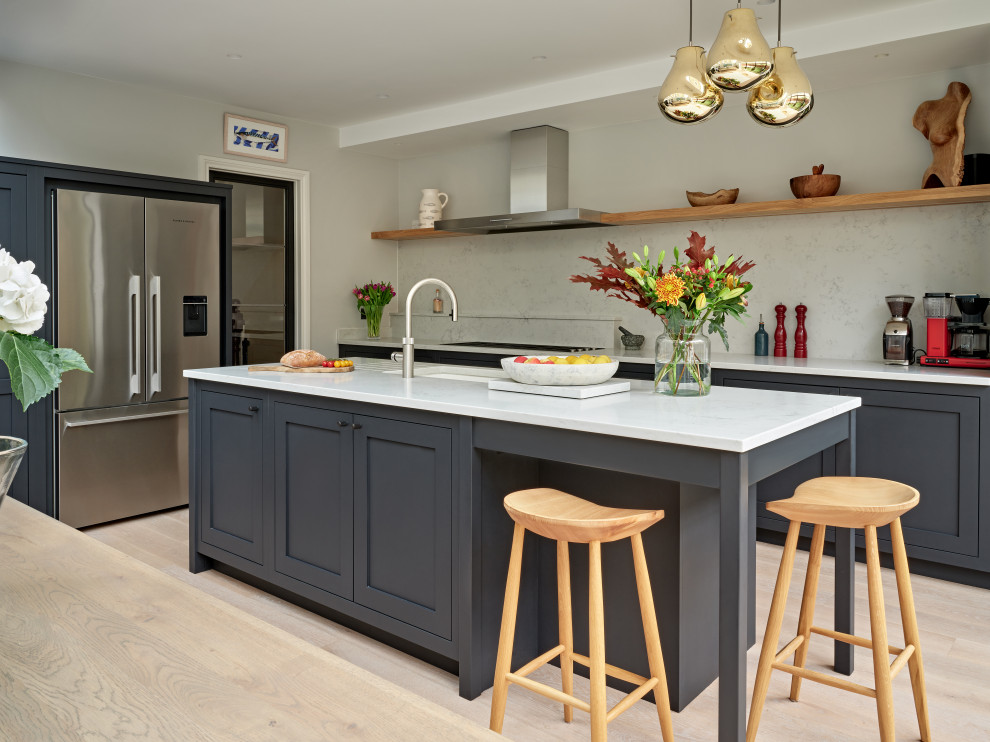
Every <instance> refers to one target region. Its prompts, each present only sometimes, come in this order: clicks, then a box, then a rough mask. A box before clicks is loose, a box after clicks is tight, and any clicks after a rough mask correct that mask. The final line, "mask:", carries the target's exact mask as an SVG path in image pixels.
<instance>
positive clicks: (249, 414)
mask: <svg viewBox="0 0 990 742" xmlns="http://www.w3.org/2000/svg"><path fill="white" fill-rule="evenodd" d="M200 404H201V411H200V413H199V424H200V426H201V427H200V431H199V441H200V444H199V445H200V470H199V475H200V484H199V492H200V498H201V499H200V508H201V510H200V518H199V522H200V538H201V539H202V540H203V541H204V542H205V543H208V544H211V545H212V546H215V547H217V548H218V549H223V550H224V551H228V552H230V553H231V554H236V555H237V556H240V557H243V558H244V559H248V560H250V561H252V562H255V563H257V564H262V563H263V562H264V537H263V526H264V524H263V512H262V508H263V500H262V498H263V492H264V476H263V475H264V445H263V434H264V397H263V396H261V395H259V396H257V397H255V396H246V395H234V394H220V393H218V392H208V391H204V392H202V394H201V396H200Z"/></svg>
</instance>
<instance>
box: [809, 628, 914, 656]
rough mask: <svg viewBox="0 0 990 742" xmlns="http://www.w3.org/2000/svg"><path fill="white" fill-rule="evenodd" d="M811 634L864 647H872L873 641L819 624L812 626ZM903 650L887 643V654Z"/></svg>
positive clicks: (898, 652)
mask: <svg viewBox="0 0 990 742" xmlns="http://www.w3.org/2000/svg"><path fill="white" fill-rule="evenodd" d="M811 633H812V634H818V635H819V636H827V637H828V638H829V639H836V640H838V641H840V642H845V643H846V644H854V645H855V646H857V647H864V648H865V649H873V642H872V641H870V640H869V639H865V638H863V637H862V636H854V635H852V634H846V633H844V632H842V631H833V630H832V629H823V628H822V627H821V626H812V627H811ZM903 651H904V650H903V649H901V648H900V647H892V646H890V645H889V644H888V645H887V654H900V653H901V652H903Z"/></svg>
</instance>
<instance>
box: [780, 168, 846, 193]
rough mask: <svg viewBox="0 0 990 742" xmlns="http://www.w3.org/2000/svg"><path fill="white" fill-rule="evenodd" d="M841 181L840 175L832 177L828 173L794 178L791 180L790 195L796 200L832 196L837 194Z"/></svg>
mask: <svg viewBox="0 0 990 742" xmlns="http://www.w3.org/2000/svg"><path fill="white" fill-rule="evenodd" d="M841 180H842V176H841V175H832V174H830V173H819V174H812V175H798V176H797V177H796V178H791V193H793V194H794V195H795V196H796V197H797V198H818V197H820V196H834V195H835V194H836V193H838V192H839V182H840V181H841Z"/></svg>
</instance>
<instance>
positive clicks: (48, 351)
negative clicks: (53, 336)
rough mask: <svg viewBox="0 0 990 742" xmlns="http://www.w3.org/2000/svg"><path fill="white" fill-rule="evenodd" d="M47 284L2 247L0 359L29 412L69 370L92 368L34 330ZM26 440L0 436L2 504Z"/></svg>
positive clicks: (45, 308)
mask: <svg viewBox="0 0 990 742" xmlns="http://www.w3.org/2000/svg"><path fill="white" fill-rule="evenodd" d="M48 299H49V293H48V287H47V286H45V284H43V283H42V282H41V279H40V278H38V277H37V276H36V275H35V274H34V263H32V262H31V261H30V260H25V261H23V262H18V260H17V259H16V258H15V257H13V256H12V255H11V254H10V253H8V252H7V251H6V250H4V249H2V248H0V361H3V362H4V363H5V364H6V365H7V371H8V372H9V374H10V388H11V391H12V392H13V393H14V396H15V397H17V399H18V401H19V402H20V403H21V408H22V409H23V410H25V411H26V410H27V408H28V407H30V406H31V405H32V404H34V403H35V402H37V401H38V400H40V399H43V398H44V397H47V396H48V395H49V394H51V392H53V391H54V390H55V388H56V387H57V386H58V385H59V384H60V383H61V381H62V374H63V373H65V372H66V371H73V370H78V371H88V372H90V373H92V372H91V371H90V368H89V366H87V365H86V361H85V360H84V359H83V357H82V356H81V355H80V354H79V353H77V352H76V351H74V350H71V349H70V348H54V347H52V346H51V345H50V344H49V343H47V342H46V341H45V340H43V339H41V338H39V337H35V335H34V333H35V332H37V331H38V330H40V329H41V326H42V325H43V324H44V323H45V312H47V311H48ZM26 449H27V442H26V441H24V440H21V439H20V438H13V437H10V436H0V502H2V501H3V497H4V495H6V494H7V490H8V488H9V487H10V484H11V482H12V481H13V479H14V474H15V473H16V472H17V467H18V465H19V464H20V461H21V458H22V457H23V456H24V452H25V450H26Z"/></svg>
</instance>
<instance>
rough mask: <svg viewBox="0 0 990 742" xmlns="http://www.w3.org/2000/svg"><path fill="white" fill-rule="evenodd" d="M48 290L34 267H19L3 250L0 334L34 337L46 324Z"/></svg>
mask: <svg viewBox="0 0 990 742" xmlns="http://www.w3.org/2000/svg"><path fill="white" fill-rule="evenodd" d="M50 296H51V295H50V294H49V293H48V287H47V286H45V284H43V283H42V282H41V279H40V278H38V277H37V276H36V275H34V263H32V262H31V261H30V260H25V261H24V262H23V263H18V262H17V259H16V258H14V257H13V256H12V255H10V253H8V252H7V251H6V250H4V249H2V248H0V331H4V332H6V331H8V330H13V331H15V332H20V333H23V334H25V335H30V334H32V333H34V332H37V331H38V330H40V329H41V326H42V325H43V324H44V323H45V312H47V311H48V299H49V298H50Z"/></svg>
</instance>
